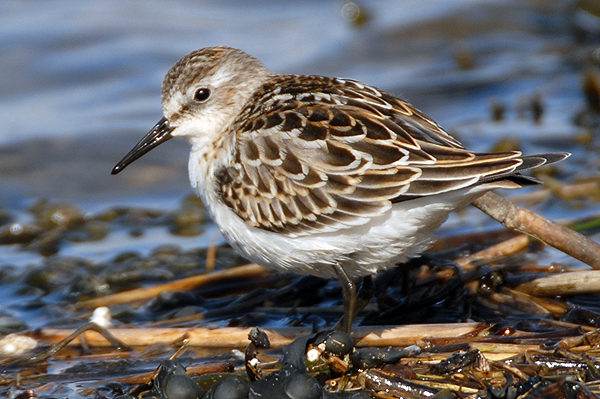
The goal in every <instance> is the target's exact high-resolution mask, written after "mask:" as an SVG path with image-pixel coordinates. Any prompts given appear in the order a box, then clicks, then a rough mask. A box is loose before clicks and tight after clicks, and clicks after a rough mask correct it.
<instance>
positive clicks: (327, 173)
mask: <svg viewBox="0 0 600 399" xmlns="http://www.w3.org/2000/svg"><path fill="white" fill-rule="evenodd" d="M324 79H325V78H315V80H316V82H314V84H313V85H311V84H310V82H309V81H307V78H306V77H303V79H298V80H295V78H294V77H288V78H287V80H286V81H285V83H277V82H275V83H274V84H273V87H267V88H266V89H265V92H264V93H265V94H264V95H263V96H262V97H260V98H257V99H256V101H253V103H254V104H255V105H254V106H252V107H249V108H248V109H247V110H246V111H245V113H244V114H243V115H242V117H241V118H240V119H239V121H240V123H239V124H238V126H236V127H235V130H236V132H237V133H236V141H235V151H234V162H233V165H231V166H229V167H227V168H225V169H223V170H221V171H219V173H218V176H217V177H218V179H217V186H218V187H217V189H218V190H219V192H220V196H221V199H222V200H223V202H224V203H225V204H226V205H227V206H229V207H230V208H231V209H232V210H233V211H234V212H235V213H236V214H237V215H238V216H239V217H240V218H242V219H243V220H245V221H246V222H247V223H249V224H250V225H252V226H254V227H258V228H262V229H266V230H271V231H277V232H281V233H284V234H290V235H305V234H312V233H314V232H329V231H336V230H340V229H344V228H348V227H351V226H355V225H361V224H365V223H367V222H368V221H369V220H370V219H371V218H373V217H376V216H378V215H381V214H382V213H384V212H385V211H386V210H388V209H389V208H390V207H391V206H392V203H393V202H398V201H404V200H409V199H413V198H415V197H422V196H429V195H436V194H441V193H444V192H448V191H451V190H457V189H461V188H463V187H467V186H471V185H474V184H477V183H478V182H481V181H489V180H492V179H494V178H496V177H497V178H501V177H502V176H507V175H510V174H512V173H514V172H515V171H516V170H517V169H518V168H519V167H520V166H521V165H522V164H523V160H522V159H521V158H520V155H521V154H520V153H519V152H507V153H497V154H475V153H473V152H470V151H467V150H465V149H464V148H463V147H462V146H461V145H460V143H458V142H457V141H456V140H455V139H454V138H452V137H451V136H450V135H448V134H447V133H446V132H445V131H444V130H443V129H442V128H441V127H440V126H438V125H437V124H436V123H435V122H433V121H432V120H431V119H429V118H427V117H426V116H425V115H423V114H422V113H420V112H419V111H417V110H416V109H414V108H412V107H411V106H410V105H409V104H408V103H406V102H404V101H402V100H399V99H397V98H395V97H392V96H390V95H387V94H385V93H382V92H380V91H378V90H376V89H374V88H371V87H368V86H364V85H362V84H360V83H358V82H354V81H344V80H335V79H329V80H326V81H324ZM542 163H543V162H542Z"/></svg>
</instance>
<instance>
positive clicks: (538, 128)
mask: <svg viewBox="0 0 600 399" xmlns="http://www.w3.org/2000/svg"><path fill="white" fill-rule="evenodd" d="M599 8H600V2H598V1H592V0H589V1H579V2H577V1H571V0H526V1H524V0H514V1H511V0H508V1H507V0H452V1H443V2H441V1H422V0H381V1H363V2H344V1H340V0H325V1H323V0H306V1H295V2H292V1H280V0H261V1H254V2H247V1H242V0H225V1H197V0H196V1H191V0H173V1H169V2H162V1H157V0H143V1H142V0H133V1H127V2H123V1H119V0H106V1H102V2H95V3H89V2H80V1H75V0H62V1H61V0H55V1H34V0H28V1H22V0H4V1H2V2H1V3H0V71H1V73H0V120H1V121H2V122H1V123H0V209H2V210H3V212H5V213H8V214H9V215H10V217H8V218H6V220H10V221H15V220H27V218H28V217H29V216H27V209H29V208H28V207H31V205H32V204H33V203H36V201H39V200H40V199H45V200H47V201H49V202H51V203H57V202H61V203H69V204H75V205H76V206H77V207H78V208H79V209H83V210H84V211H85V212H96V211H98V210H100V209H104V208H106V207H109V206H130V205H136V206H148V207H158V208H163V209H169V208H172V207H175V206H177V204H179V202H180V201H181V198H182V197H184V196H186V195H188V194H190V193H191V189H190V188H189V183H188V178H187V156H188V146H187V143H186V142H185V141H184V140H172V141H170V142H169V143H168V144H166V145H163V146H161V147H160V148H159V149H157V150H154V151H152V152H151V153H150V154H148V155H146V156H145V157H143V158H142V159H141V160H139V161H137V162H136V163H135V164H133V165H132V166H130V167H129V168H128V169H127V170H126V171H125V172H124V173H121V174H120V175H118V176H111V175H110V171H111V169H112V167H113V166H114V165H115V163H116V162H117V161H118V160H120V159H121V157H122V156H123V155H124V154H125V153H127V152H128V151H129V149H130V148H131V147H132V146H133V145H134V144H135V143H136V142H137V141H138V140H139V139H140V138H141V137H142V136H143V135H144V134H145V133H146V132H147V131H148V130H149V129H150V128H151V127H152V126H153V125H154V123H155V122H156V121H158V119H159V118H160V117H161V106H160V88H161V83H162V79H163V77H164V75H165V73H166V72H167V71H168V70H169V68H170V67H171V66H172V65H173V64H174V63H175V62H176V61H177V60H179V59H180V58H181V57H183V56H184V55H185V54H187V53H189V52H191V51H193V50H196V49H198V48H201V47H206V46H215V45H227V46H231V47H237V48H240V49H243V50H244V51H246V52H248V53H250V54H252V55H254V56H256V57H257V58H259V59H260V60H262V61H263V62H264V64H265V65H266V66H267V67H269V68H270V69H271V70H273V71H276V72H280V73H290V74H321V75H330V76H339V77H349V78H353V79H357V80H360V81H364V82H366V83H369V84H371V85H374V86H377V87H379V88H381V89H384V90H386V91H389V92H391V93H393V94H395V95H398V96H400V97H402V98H405V99H407V100H408V101H410V102H411V103H413V104H414V105H415V106H416V107H417V108H419V109H421V110H422V111H424V112H425V113H426V114H428V115H429V116H431V117H432V118H433V119H435V120H436V121H438V122H439V123H440V124H441V125H442V126H444V127H445V128H446V129H447V130H448V131H449V132H451V133H452V134H453V135H455V136H456V137H458V138H459V140H461V141H462V142H463V144H464V145H466V146H467V147H470V148H473V149H476V150H481V151H487V150H495V149H513V148H517V149H521V150H523V151H524V152H528V153H531V152H549V151H557V150H560V151H571V152H573V153H574V155H573V156H572V157H571V158H570V159H569V160H568V161H566V162H562V163H561V164H558V165H557V166H556V168H557V173H559V174H562V175H563V176H566V177H567V178H568V179H569V180H570V181H576V180H577V179H583V178H594V177H595V176H596V175H597V170H598V156H597V149H598V140H597V133H598V120H597V113H596V112H597V111H598V110H599V108H600V107H599V106H598V96H599V95H598V93H599V87H600V85H599V76H600V75H599V74H598V65H599V62H598V60H599V58H600V50H598V38H599V37H600V19H599V18H598V15H599ZM584 205H585V206H583V205H581V204H579V205H578V206H568V207H565V206H564V204H563V205H562V206H558V205H556V206H554V207H552V206H550V207H546V209H544V212H546V213H547V214H548V215H549V216H551V217H554V218H557V219H561V218H566V217H579V216H582V215H585V214H591V213H594V212H596V211H597V208H596V207H595V202H593V201H592V202H589V201H588V202H586V203H585V204H584ZM15 248H16V249H15ZM15 248H13V249H11V254H12V255H14V254H15V253H17V252H19V251H20V249H19V248H18V247H15ZM4 251H6V250H4ZM12 255H11V256H12ZM2 256H8V255H6V254H4V255H3V254H2V252H0V257H2ZM6 259H7V258H6V257H5V260H6ZM17 263H18V262H17Z"/></svg>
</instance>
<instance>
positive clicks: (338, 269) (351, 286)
mask: <svg viewBox="0 0 600 399" xmlns="http://www.w3.org/2000/svg"><path fill="white" fill-rule="evenodd" d="M333 269H334V270H335V273H336V274H337V276H338V278H339V279H340V283H341V284H342V290H343V292H344V318H343V319H342V331H344V332H347V333H348V334H350V332H351V330H352V320H353V319H354V312H355V309H356V284H355V283H354V281H352V279H351V278H350V277H348V275H347V274H346V271H344V268H343V267H342V266H340V265H334V266H333Z"/></svg>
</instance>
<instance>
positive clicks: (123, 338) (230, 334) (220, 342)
mask: <svg viewBox="0 0 600 399" xmlns="http://www.w3.org/2000/svg"><path fill="white" fill-rule="evenodd" d="M480 327H481V325H480V323H455V324H412V325H406V326H399V327H391V328H389V327H387V328H386V327H373V326H369V327H355V328H354V329H353V332H352V334H353V336H354V337H355V338H356V339H357V340H358V341H357V343H356V345H357V346H387V345H393V346H406V345H412V344H414V343H415V342H416V341H417V340H422V339H434V340H440V339H443V340H450V339H457V337H462V338H460V339H461V340H464V336H465V335H468V334H471V333H473V332H474V331H476V330H478V329H480ZM250 330H251V328H238V327H223V328H217V329H212V328H205V327H195V328H185V327H174V328H111V329H108V331H110V333H111V334H112V335H113V336H114V337H115V338H116V339H118V340H119V341H120V342H122V343H123V344H124V345H128V346H133V347H135V346H151V345H171V344H173V343H174V342H178V341H180V339H181V337H182V336H184V335H185V338H186V342H187V344H188V345H189V346H193V347H204V348H244V347H245V346H246V345H248V333H249V332H250ZM263 330H264V331H265V332H266V333H267V335H268V336H269V341H270V342H271V347H281V346H283V345H287V344H289V343H291V342H292V341H293V340H294V339H295V338H298V337H300V336H303V335H306V334H308V333H310V329H308V328H285V329H279V330H269V329H263ZM72 332H73V330H70V329H56V328H48V329H43V330H40V331H39V332H37V333H36V338H37V339H39V340H40V341H43V342H45V343H48V344H54V343H57V342H60V341H62V340H63V339H65V338H66V337H68V336H69V335H70V334H71V333H72ZM85 338H86V340H87V343H88V344H89V345H90V346H99V347H104V346H107V345H110V343H109V342H107V341H106V339H104V338H103V337H102V336H100V335H99V334H87V335H86V337H85ZM78 343H80V341H79V339H76V340H74V341H73V342H72V344H78Z"/></svg>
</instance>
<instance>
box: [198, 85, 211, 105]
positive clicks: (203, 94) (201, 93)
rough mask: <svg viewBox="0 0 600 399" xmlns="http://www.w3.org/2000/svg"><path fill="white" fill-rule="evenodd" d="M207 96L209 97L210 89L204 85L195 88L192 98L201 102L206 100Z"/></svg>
mask: <svg viewBox="0 0 600 399" xmlns="http://www.w3.org/2000/svg"><path fill="white" fill-rule="evenodd" d="M208 97H210V89H208V88H206V87H202V88H200V89H198V90H196V93H194V99H195V100H196V101H198V102H201V103H203V102H204V101H206V100H208Z"/></svg>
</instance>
